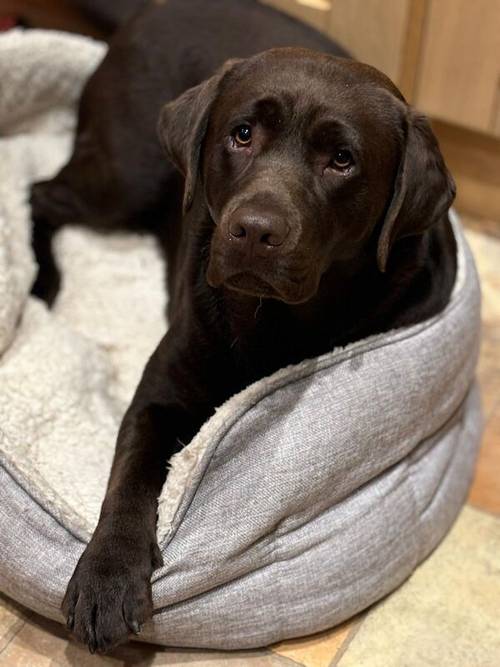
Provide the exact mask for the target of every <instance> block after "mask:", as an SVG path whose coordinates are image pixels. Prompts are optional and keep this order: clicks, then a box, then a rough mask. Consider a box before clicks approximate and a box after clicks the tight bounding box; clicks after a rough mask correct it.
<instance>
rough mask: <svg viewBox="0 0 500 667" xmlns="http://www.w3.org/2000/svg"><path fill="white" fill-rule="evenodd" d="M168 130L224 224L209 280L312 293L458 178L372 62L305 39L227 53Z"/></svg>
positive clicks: (260, 290)
mask: <svg viewBox="0 0 500 667" xmlns="http://www.w3.org/2000/svg"><path fill="white" fill-rule="evenodd" d="M160 136H161V137H162V140H163V143H164V145H165V146H166V148H167V151H168V153H169V155H170V156H171V157H172V159H173V160H174V162H175V163H176V164H177V166H178V167H179V168H180V169H181V170H182V171H183V173H184V174H185V176H186V196H185V205H186V208H188V207H189V206H190V205H191V200H192V197H193V194H194V189H195V187H196V183H197V180H198V181H200V179H197V177H198V175H199V174H201V182H200V183H199V184H200V186H202V187H203V190H204V198H205V202H206V205H207V207H208V210H209V212H210V215H211V218H212V220H213V222H214V227H213V234H212V240H211V247H210V260H209V265H208V271H207V280H208V282H209V284H210V285H212V286H213V287H221V286H225V287H228V288H230V289H233V290H237V291H239V292H243V293H246V294H250V295H253V296H259V297H273V298H277V299H281V300H282V301H285V302H287V303H292V304H293V303H302V302H304V301H307V300H308V299H310V298H311V297H312V296H313V295H314V294H315V293H316V292H317V289H318V286H319V283H320V280H321V276H322V275H323V274H324V273H325V272H326V271H327V270H328V269H329V268H330V267H331V266H332V265H333V264H340V263H344V264H345V263H346V262H356V261H358V260H359V258H360V257H361V256H363V255H366V253H367V251H368V248H369V247H373V245H374V244H373V242H372V241H373V235H374V234H375V233H377V234H378V239H377V243H376V244H375V246H374V247H376V248H377V245H378V248H377V250H376V251H374V252H373V261H374V262H375V261H378V265H379V268H380V269H381V270H385V267H386V264H387V259H388V255H389V250H390V248H391V246H392V244H393V243H394V241H395V240H397V238H400V237H401V236H405V235H409V234H418V233H422V232H423V231H424V230H425V229H426V228H427V227H428V226H430V225H431V224H432V223H433V222H435V221H436V220H437V219H439V217H440V216H441V215H442V213H443V212H444V211H445V210H446V208H447V207H448V206H449V204H450V203H451V200H452V198H453V194H454V187H453V182H452V180H451V178H450V177H449V174H448V172H447V170H446V168H445V166H444V163H443V160H442V157H441V155H440V153H439V149H438V147H437V144H436V142H435V139H434V137H433V135H432V132H431V130H430V128H429V127H428V125H427V123H426V121H425V120H424V119H423V118H422V117H419V116H416V114H414V113H413V112H412V111H411V110H410V109H409V108H408V107H407V105H406V104H405V103H404V101H403V100H402V98H401V96H400V95H399V93H398V91H397V90H396V89H395V87H394V86H393V85H392V84H391V83H390V81H389V80H388V79H387V78H386V77H384V76H383V75H382V74H380V73H379V72H377V71H376V70H374V69H373V68H371V67H368V66H366V65H361V64H358V63H355V62H351V61H347V60H342V59H338V58H333V57H331V56H325V55H322V54H315V53H312V52H309V51H302V50H296V49H276V50H273V51H268V52H266V53H264V54H260V55H259V56H256V57H254V58H251V59H249V60H246V61H236V62H231V63H228V64H227V65H226V66H225V68H224V69H223V70H222V71H221V72H219V73H218V74H217V75H216V76H215V77H213V78H212V79H210V80H209V81H208V82H206V83H205V84H202V85H201V86H198V87H197V88H195V89H192V90H191V91H188V92H187V93H185V95H183V96H182V97H181V98H179V100H177V101H176V102H174V103H171V104H170V105H167V107H165V109H164V111H163V113H162V117H161V120H160Z"/></svg>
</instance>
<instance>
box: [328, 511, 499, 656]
mask: <svg viewBox="0 0 500 667" xmlns="http://www.w3.org/2000/svg"><path fill="white" fill-rule="evenodd" d="M499 665H500V518H497V517H493V516H491V515H488V514H485V513H483V512H479V511H477V510H475V509H472V508H469V507H467V508H465V509H464V510H463V512H462V514H461V515H460V518H459V520H458V521H457V522H456V524H455V526H454V528H453V530H452V531H451V533H450V534H449V535H448V537H447V538H446V539H445V540H444V542H443V543H442V544H441V545H440V546H439V547H438V549H437V550H436V551H435V552H434V553H433V554H432V556H431V557H430V558H429V559H428V560H427V561H425V563H424V564H423V565H421V566H420V567H419V568H418V569H417V570H416V572H415V573H414V574H413V576H412V577H411V578H410V579H409V580H408V582H407V583H406V584H405V585H404V586H402V587H401V588H400V589H399V590H398V591H396V592H395V593H394V594H392V595H391V596H390V597H389V598H387V599H386V600H385V601H384V602H382V603H380V604H379V605H378V606H377V607H375V608H374V609H373V610H372V611H371V613H370V614H369V615H368V616H367V618H366V619H365V620H364V622H363V624H362V625H361V627H360V628H359V630H358V632H357V633H356V635H355V637H354V638H353V640H352V642H351V643H350V644H349V646H348V648H347V650H346V652H345V653H344V655H343V657H342V658H341V660H340V662H339V663H338V667H434V666H435V667H499Z"/></svg>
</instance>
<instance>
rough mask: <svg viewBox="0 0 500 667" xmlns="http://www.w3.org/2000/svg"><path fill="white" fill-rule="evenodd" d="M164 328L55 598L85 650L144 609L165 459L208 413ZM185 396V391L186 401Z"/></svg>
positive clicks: (117, 637)
mask: <svg viewBox="0 0 500 667" xmlns="http://www.w3.org/2000/svg"><path fill="white" fill-rule="evenodd" d="M169 334H170V335H169ZM169 334H167V336H166V337H165V338H164V339H163V341H162V342H161V343H160V346H159V348H158V349H157V351H156V352H155V354H154V355H153V357H152V358H151V360H150V361H149V363H148V365H147V367H146V370H145V372H144V375H143V378H142V380H141V383H140V385H139V387H138V390H137V392H136V395H135V397H134V400H133V402H132V404H131V406H130V408H129V409H128V411H127V413H126V415H125V418H124V420H123V423H122V426H121V428H120V432H119V435H118V441H117V447H116V452H115V458H114V461H113V466H112V470H111V476H110V480H109V484H108V489H107V492H106V496H105V499H104V503H103V506H102V510H101V515H100V518H99V522H98V525H97V528H96V530H95V533H94V535H93V537H92V539H91V541H90V543H89V544H88V546H87V548H86V550H85V551H84V553H83V555H82V557H81V558H80V560H79V562H78V565H77V567H76V570H75V572H74V574H73V576H72V578H71V581H70V583H69V585H68V589H67V591H66V595H65V598H64V601H63V605H62V609H63V613H64V614H65V616H66V619H67V623H68V627H70V628H71V629H72V630H73V632H74V634H75V635H76V637H77V638H78V639H79V640H80V641H82V642H84V643H85V644H87V645H88V647H89V649H90V651H91V652H94V651H100V652H104V651H107V650H109V649H110V648H112V647H113V646H116V645H117V644H119V643H120V642H122V641H124V640H126V639H127V637H128V636H129V635H130V634H131V633H137V632H138V631H139V629H140V626H141V624H142V623H143V622H144V621H146V620H148V619H149V618H150V617H151V614H152V601H151V583H150V580H151V575H152V573H153V571H154V570H155V569H156V568H157V567H159V566H160V565H161V564H162V559H161V554H160V551H159V548H158V545H157V541H156V518H157V503H158V496H159V494H160V492H161V488H162V485H163V483H164V481H165V477H166V468H167V466H166V464H167V461H168V459H169V458H170V457H171V456H172V454H173V453H174V452H175V451H177V450H178V449H179V448H180V444H179V443H180V441H184V442H186V440H188V439H189V438H190V437H191V436H192V435H193V434H194V433H195V432H196V431H197V430H198V429H199V427H200V426H201V424H202V423H203V421H204V420H205V419H206V417H207V416H208V415H209V414H210V408H209V407H208V406H207V403H206V402H205V401H204V400H200V398H199V397H200V392H199V386H200V385H199V376H198V377H197V376H196V375H195V368H194V367H193V361H194V364H195V367H197V368H198V369H199V368H200V367H201V366H200V365H199V363H197V361H196V359H194V360H193V355H192V354H190V355H189V356H187V355H184V354H183V353H182V352H181V351H180V350H179V337H178V336H177V337H175V336H172V334H173V332H169ZM172 338H174V339H175V340H174V341H172ZM167 339H170V340H171V342H170V344H169V342H168V340H167ZM186 345H187V339H186V338H184V345H183V348H184V346H186ZM188 347H189V346H188ZM169 348H171V349H172V350H173V352H171V351H169ZM192 349H193V348H192ZM194 349H197V348H196V346H195V347H194ZM198 362H199V360H198ZM194 385H197V389H198V391H196V390H195V388H194ZM201 395H203V396H206V395H208V392H207V393H205V392H201ZM186 396H189V397H192V399H193V400H192V403H190V404H189V407H186V403H185V399H186Z"/></svg>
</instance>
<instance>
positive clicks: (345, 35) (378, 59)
mask: <svg viewBox="0 0 500 667" xmlns="http://www.w3.org/2000/svg"><path fill="white" fill-rule="evenodd" d="M410 9H411V0H332V10H331V13H330V25H329V31H328V32H329V34H330V35H331V36H332V37H333V38H334V39H336V40H338V41H339V42H340V43H341V44H342V45H343V46H345V47H346V48H347V49H349V50H350V51H351V52H352V54H353V55H354V56H355V57H356V58H357V59H358V60H361V61H363V62H366V63H368V64H370V65H373V66H374V67H377V68H378V69H380V70H382V72H384V73H385V74H387V75H388V76H389V77H390V78H391V79H392V80H393V81H395V83H399V77H400V71H401V67H402V63H403V50H404V48H403V47H404V45H405V39H406V35H407V23H408V18H409V15H410Z"/></svg>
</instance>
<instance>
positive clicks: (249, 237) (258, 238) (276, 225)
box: [229, 209, 290, 248]
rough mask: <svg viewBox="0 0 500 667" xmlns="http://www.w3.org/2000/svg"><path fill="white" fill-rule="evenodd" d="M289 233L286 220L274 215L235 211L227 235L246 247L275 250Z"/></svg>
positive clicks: (245, 210)
mask: <svg viewBox="0 0 500 667" xmlns="http://www.w3.org/2000/svg"><path fill="white" fill-rule="evenodd" d="M289 231H290V227H289V226H288V223H287V222H286V220H284V219H283V217H281V216H280V215H278V214H276V213H271V212H267V213H261V212H259V213H256V212H255V211H250V210H247V209H240V210H238V211H236V212H235V213H234V214H233V215H232V216H231V219H230V221H229V233H230V235H231V238H232V239H237V240H238V241H239V242H240V243H242V244H243V243H244V244H245V245H247V246H248V247H251V246H252V247H272V248H277V247H279V246H281V245H283V243H284V242H285V240H286V238H287V236H288V234H289Z"/></svg>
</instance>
